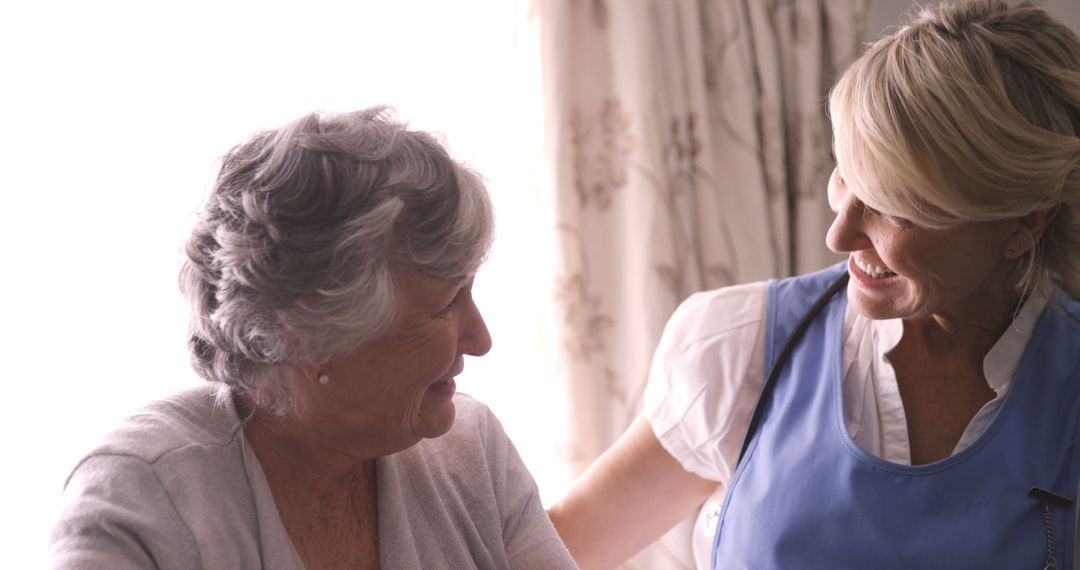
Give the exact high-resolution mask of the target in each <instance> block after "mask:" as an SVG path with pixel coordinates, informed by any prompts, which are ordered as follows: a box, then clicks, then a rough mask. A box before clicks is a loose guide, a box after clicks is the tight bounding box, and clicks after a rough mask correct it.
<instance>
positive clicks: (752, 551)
mask: <svg viewBox="0 0 1080 570" xmlns="http://www.w3.org/2000/svg"><path fill="white" fill-rule="evenodd" d="M844 271H846V269H845V267H844V265H843V264H840V265H837V266H834V267H831V268H829V269H826V270H824V271H821V272H818V273H815V274H811V275H806V276H802V277H796V278H792V279H786V280H781V281H773V282H770V283H769V287H768V305H767V316H766V327H767V328H766V339H765V342H766V352H765V357H766V362H767V363H771V362H773V360H774V359H775V358H776V355H777V354H778V353H779V352H780V350H781V347H782V346H783V345H784V343H785V341H786V340H787V337H788V336H789V335H790V334H791V332H792V329H793V328H794V327H795V323H796V322H798V321H799V319H800V318H801V317H802V316H803V315H804V313H806V312H807V308H808V307H810V305H811V304H812V303H814V301H815V299H817V298H818V297H819V296H820V295H821V293H822V292H823V291H825V290H826V288H827V287H828V286H829V284H830V283H831V282H833V281H834V280H835V279H836V278H837V277H838V276H840V275H841V274H842V273H843V272H844ZM846 305H847V297H846V295H845V294H844V292H842V291H841V292H840V293H839V294H838V295H836V296H835V297H833V298H832V299H831V301H829V302H828V303H827V304H826V305H824V308H823V310H822V313H821V314H820V315H819V316H818V317H817V318H815V319H814V320H813V321H811V322H810V325H809V328H808V329H807V330H806V333H805V335H804V336H803V337H802V339H801V340H799V341H798V343H797V344H795V345H794V350H793V352H792V353H791V357H790V360H788V361H787V362H786V363H784V365H783V368H782V372H781V373H780V375H779V376H778V377H777V381H776V384H775V386H774V387H773V388H772V390H771V391H770V392H768V393H767V394H765V395H764V396H763V399H762V400H761V402H760V403H759V406H760V407H761V411H760V414H761V423H760V424H759V426H758V428H757V429H756V431H754V432H753V433H750V434H748V435H747V438H748V447H747V448H746V453H745V455H744V456H743V458H742V460H741V462H740V463H739V466H738V468H737V469H736V471H735V474H734V476H733V477H732V480H731V483H730V485H729V486H728V490H727V497H726V499H725V501H724V508H723V511H722V512H721V515H720V521H719V526H718V528H717V533H716V539H715V542H714V544H713V564H712V566H713V568H753V569H768V568H778V569H785V570H786V569H791V568H873V569H886V568H897V569H911V568H919V569H933V568H949V569H954V568H1009V569H1016V568H1042V567H1043V564H1044V562H1045V561H1046V560H1047V551H1048V547H1047V534H1048V529H1047V526H1048V525H1047V521H1046V520H1044V517H1045V516H1047V515H1046V513H1047V512H1048V513H1049V516H1050V517H1051V521H1050V522H1051V523H1052V529H1053V541H1054V553H1055V554H1056V560H1057V567H1058V568H1070V567H1071V564H1072V554H1073V537H1074V535H1075V532H1076V529H1075V528H1074V521H1075V511H1074V509H1075V508H1076V506H1075V504H1073V505H1072V506H1069V507H1066V506H1053V507H1048V506H1044V503H1043V502H1040V501H1039V500H1037V499H1035V498H1032V497H1030V496H1029V490H1030V489H1031V488H1032V487H1033V486H1037V487H1040V488H1042V489H1045V490H1047V491H1050V492H1052V493H1056V494H1059V495H1063V496H1066V497H1074V495H1075V493H1076V489H1077V472H1078V455H1080V454H1077V453H1076V449H1075V446H1076V443H1077V425H1078V415H1080V322H1078V321H1077V319H1076V318H1075V317H1073V316H1072V315H1076V314H1080V303H1077V302H1076V301H1069V302H1068V303H1067V304H1066V305H1065V307H1064V310H1062V309H1058V308H1055V307H1052V306H1050V307H1048V308H1047V309H1046V310H1044V311H1043V314H1042V315H1041V316H1040V318H1039V320H1038V323H1037V325H1036V327H1035V331H1034V333H1033V334H1032V337H1031V341H1030V342H1029V344H1028V347H1027V349H1026V351H1025V353H1024V355H1023V357H1022V359H1021V361H1020V365H1019V367H1018V369H1017V372H1016V377H1015V378H1014V380H1013V382H1012V385H1011V387H1010V389H1009V391H1008V392H1007V394H1006V395H1005V398H1004V401H1003V402H1002V403H1001V406H1000V408H999V409H998V412H997V415H996V417H995V418H994V419H993V420H992V422H991V424H990V425H989V426H988V427H987V429H986V431H985V432H984V433H983V434H982V435H980V436H979V438H978V439H977V440H976V441H975V442H973V443H972V444H971V445H970V446H969V447H967V448H966V449H964V450H963V451H961V452H960V453H957V454H955V455H953V456H951V457H948V458H946V459H943V460H941V461H937V462H935V463H930V464H927V465H918V466H914V465H899V464H895V463H890V462H888V461H885V460H882V459H880V458H877V457H874V456H873V455H871V454H869V453H867V452H866V451H864V450H862V449H861V448H859V446H858V445H857V444H856V443H855V442H854V441H853V440H852V439H851V436H850V435H849V434H848V433H847V428H846V426H845V423H844V413H843V409H844V408H843V403H842V401H841V399H842V395H843V386H842V373H841V362H842V354H841V352H842V350H843V331H844V310H845V307H846ZM1066 311H1067V312H1068V313H1071V314H1066Z"/></svg>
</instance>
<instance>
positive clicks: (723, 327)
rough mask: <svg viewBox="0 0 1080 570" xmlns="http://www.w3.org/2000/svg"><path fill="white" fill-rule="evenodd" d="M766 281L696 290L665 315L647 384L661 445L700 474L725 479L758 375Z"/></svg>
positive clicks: (761, 376)
mask: <svg viewBox="0 0 1080 570" xmlns="http://www.w3.org/2000/svg"><path fill="white" fill-rule="evenodd" d="M766 287H767V283H766V282H757V283H751V284H747V285H739V286H735V287H727V288H724V289H717V290H713V291H706V292H702V293H697V294H695V295H693V296H691V297H690V298H689V299H687V300H686V301H684V302H683V303H682V305H680V306H679V308H678V309H676V311H675V313H674V314H673V315H672V317H671V319H670V320H669V321H668V324H667V326H666V327H665V329H664V334H663V336H662V337H661V340H660V343H659V345H658V346H657V349H656V354H655V356H654V357H653V362H652V366H651V368H650V371H649V381H648V385H647V387H646V389H645V417H646V419H648V421H649V423H650V424H651V425H652V428H653V431H654V433H655V434H656V437H657V438H658V439H659V440H660V443H661V444H662V445H663V446H664V448H665V449H666V450H667V451H668V453H670V454H671V455H672V457H674V458H675V459H676V460H677V461H679V463H680V464H682V466H683V467H684V468H685V469H686V470H687V471H690V472H693V473H695V474H697V475H699V476H701V477H704V478H706V479H711V480H714V481H719V482H722V483H725V484H726V483H727V481H728V480H729V479H730V478H731V474H732V472H733V470H734V467H735V464H736V462H737V461H738V455H739V451H740V449H741V447H742V442H743V438H744V437H745V435H746V430H747V426H748V425H749V422H750V416H751V414H752V413H753V411H754V406H755V405H756V403H757V399H758V396H759V395H760V394H761V386H762V383H763V382H764V370H763V368H764V361H765V354H764V332H765V326H764V322H765V298H766Z"/></svg>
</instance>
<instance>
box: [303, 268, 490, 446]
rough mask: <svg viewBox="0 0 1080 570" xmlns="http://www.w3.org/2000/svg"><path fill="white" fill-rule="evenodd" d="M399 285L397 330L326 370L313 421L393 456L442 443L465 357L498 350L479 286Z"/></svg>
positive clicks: (411, 278) (408, 277)
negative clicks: (425, 443)
mask: <svg viewBox="0 0 1080 570" xmlns="http://www.w3.org/2000/svg"><path fill="white" fill-rule="evenodd" d="M399 283H400V290H401V305H402V306H401V316H400V319H399V320H398V322H397V324H396V325H395V326H394V327H393V328H392V329H391V330H390V331H389V332H387V333H386V334H384V335H383V336H382V337H380V338H379V339H377V340H375V341H372V342H370V343H367V344H365V345H363V346H361V347H359V348H357V349H356V350H354V351H353V352H352V353H350V354H347V355H344V356H342V357H339V358H337V359H334V360H333V361H332V362H331V363H330V364H329V365H328V366H326V367H325V368H324V369H323V372H325V373H326V374H327V375H328V377H329V379H330V381H329V383H327V384H326V385H325V386H323V385H319V386H313V387H312V388H313V390H312V392H314V393H315V394H316V396H315V398H316V401H315V402H314V404H315V407H314V408H313V407H310V406H308V407H307V408H308V409H309V410H310V413H309V414H306V415H307V416H308V418H309V419H310V420H311V421H312V422H313V423H314V424H315V427H316V429H317V430H318V431H320V432H322V433H323V434H324V435H327V436H330V437H331V438H343V439H345V440H348V439H349V438H354V439H356V440H357V441H358V442H359V441H360V440H368V441H372V440H375V441H377V445H379V446H385V447H386V448H387V449H386V450H384V451H389V450H397V449H404V448H405V447H408V446H410V445H412V444H414V443H416V442H417V441H419V440H420V439H422V438H431V437H438V436H440V435H442V434H444V433H446V432H447V431H449V430H450V427H451V426H452V425H453V423H454V403H453V400H452V398H453V396H454V392H455V388H456V387H455V383H454V377H455V376H457V375H458V374H460V373H461V371H462V370H463V368H464V366H465V362H464V355H466V354H468V355H472V356H481V355H483V354H485V353H486V352H487V351H488V350H489V349H490V348H491V337H490V336H489V335H488V330H487V327H486V325H485V324H484V319H483V317H482V316H481V315H480V311H479V310H478V309H477V307H476V305H475V304H474V303H473V299H472V283H473V280H472V278H471V277H469V278H466V279H459V280H444V279H437V278H434V277H429V276H427V275H423V274H421V273H418V272H405V273H404V274H403V275H401V278H400V279H399ZM308 427H311V426H308Z"/></svg>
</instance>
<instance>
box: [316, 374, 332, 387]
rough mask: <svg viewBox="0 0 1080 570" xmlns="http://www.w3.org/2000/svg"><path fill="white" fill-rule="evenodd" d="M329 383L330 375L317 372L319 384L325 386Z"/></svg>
mask: <svg viewBox="0 0 1080 570" xmlns="http://www.w3.org/2000/svg"><path fill="white" fill-rule="evenodd" d="M329 383H330V376H328V375H327V374H326V373H325V372H323V373H322V374H319V384H322V385H323V386H326V385H327V384H329Z"/></svg>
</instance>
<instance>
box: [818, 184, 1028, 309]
mask: <svg viewBox="0 0 1080 570" xmlns="http://www.w3.org/2000/svg"><path fill="white" fill-rule="evenodd" d="M828 194H829V206H830V207H831V208H832V210H833V211H834V212H836V219H835V220H833V223H832V226H831V227H830V228H829V232H828V235H827V237H826V240H825V241H826V244H827V245H828V247H829V249H831V250H832V251H834V252H836V253H847V254H849V261H848V271H849V272H850V274H851V280H850V282H849V284H848V302H850V303H851V304H852V306H853V307H854V308H855V309H856V310H858V311H859V312H860V313H861V314H863V315H865V316H867V317H869V318H872V319H890V318H901V319H915V318H923V317H931V316H946V315H947V316H951V317H960V318H965V319H966V318H969V317H973V318H976V319H978V318H980V317H981V316H982V315H986V314H998V313H1000V311H1001V307H1000V306H998V305H1000V303H1001V300H1002V295H1003V294H1007V292H1009V291H1010V290H1011V288H1010V285H1009V283H1007V281H1006V279H1005V277H1004V274H1005V272H1004V271H1003V266H1004V263H1005V261H1006V258H1005V255H1004V250H1005V246H1006V243H1007V242H1008V240H1009V238H1010V236H1011V235H1013V234H1014V233H1015V229H1016V225H1017V224H1016V222H1015V221H1014V220H1005V221H995V222H964V223H960V224H958V225H956V226H954V227H951V228H948V229H944V230H932V229H927V228H920V227H918V226H916V225H914V224H912V223H910V222H908V221H907V220H903V219H900V218H896V217H893V216H889V215H886V214H882V213H880V212H877V211H875V210H873V209H872V208H870V207H868V206H866V205H865V204H863V203H862V201H861V200H859V198H858V197H857V196H856V195H855V193H854V192H852V189H851V188H849V187H848V186H847V183H846V181H845V179H844V177H843V176H842V174H841V172H840V169H839V168H837V169H834V170H833V173H832V176H831V177H830V178H829V189H828ZM988 312H989V313H988Z"/></svg>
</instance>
